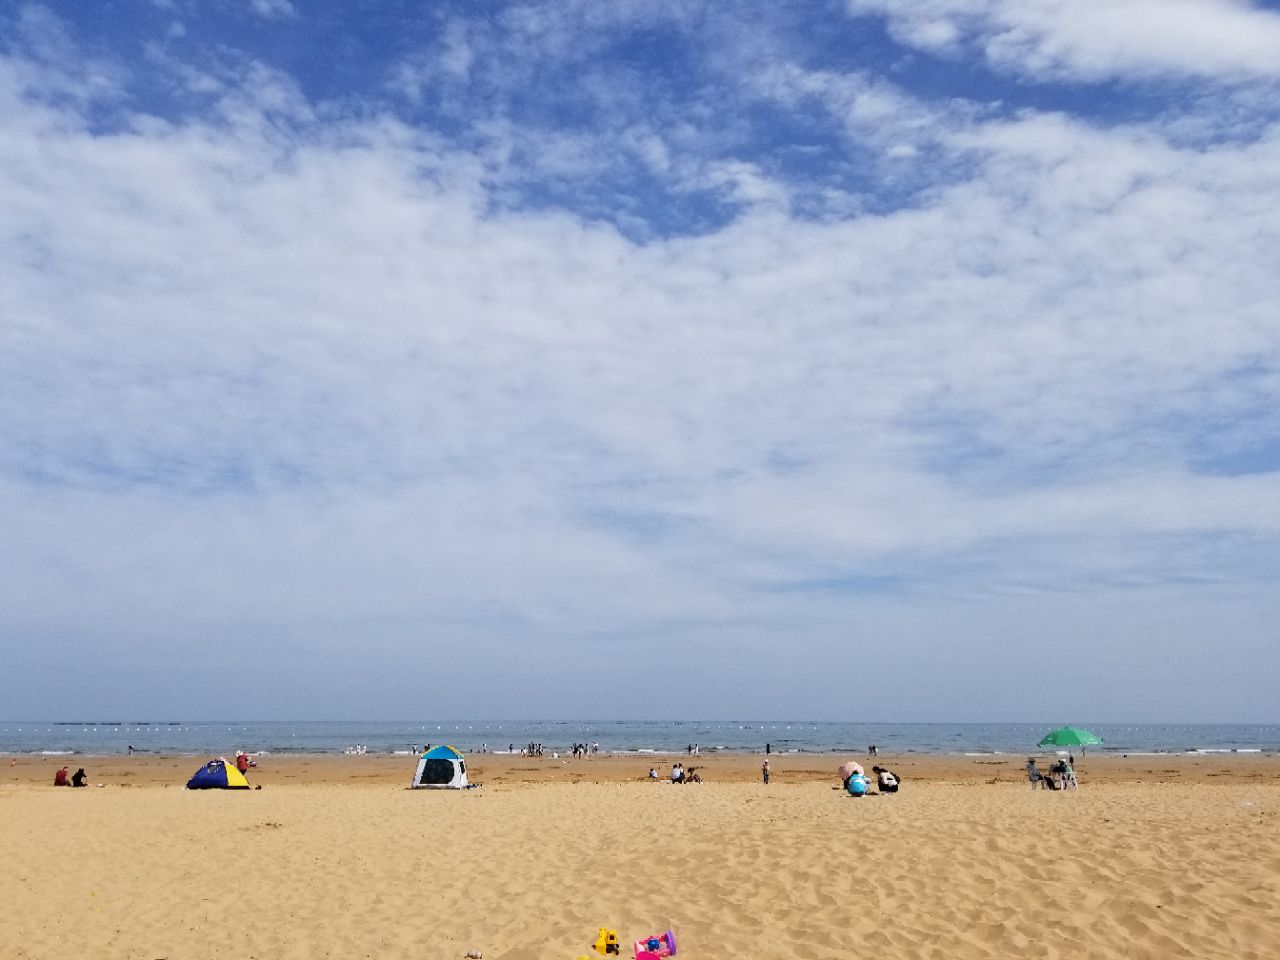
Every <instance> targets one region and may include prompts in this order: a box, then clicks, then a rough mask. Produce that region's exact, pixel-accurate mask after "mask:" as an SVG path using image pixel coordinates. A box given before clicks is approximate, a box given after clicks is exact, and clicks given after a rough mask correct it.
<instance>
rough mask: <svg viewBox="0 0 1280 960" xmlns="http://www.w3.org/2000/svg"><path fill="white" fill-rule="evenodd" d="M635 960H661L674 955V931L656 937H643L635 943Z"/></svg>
mask: <svg viewBox="0 0 1280 960" xmlns="http://www.w3.org/2000/svg"><path fill="white" fill-rule="evenodd" d="M635 950H636V960H662V958H663V957H674V956H675V955H676V934H675V931H674V930H668V931H667V932H666V933H663V934H659V935H658V936H656V937H644V938H643V939H640V940H637V941H636V942H635Z"/></svg>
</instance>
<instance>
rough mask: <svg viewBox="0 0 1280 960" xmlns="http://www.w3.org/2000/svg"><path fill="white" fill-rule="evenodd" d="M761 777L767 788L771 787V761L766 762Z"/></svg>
mask: <svg viewBox="0 0 1280 960" xmlns="http://www.w3.org/2000/svg"><path fill="white" fill-rule="evenodd" d="M760 776H761V777H763V778H764V782H765V786H768V785H769V761H768V760H766V761H765V762H764V766H763V767H761V768H760Z"/></svg>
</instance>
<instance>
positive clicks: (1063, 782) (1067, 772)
mask: <svg viewBox="0 0 1280 960" xmlns="http://www.w3.org/2000/svg"><path fill="white" fill-rule="evenodd" d="M1027 779H1028V780H1030V781H1031V789H1032V790H1078V789H1080V784H1079V783H1077V782H1076V757H1075V754H1068V755H1067V756H1065V757H1059V758H1058V759H1057V760H1056V761H1054V763H1053V765H1052V766H1050V767H1049V773H1048V775H1046V774H1044V773H1042V772H1041V771H1040V768H1039V767H1037V766H1036V758H1035V757H1027Z"/></svg>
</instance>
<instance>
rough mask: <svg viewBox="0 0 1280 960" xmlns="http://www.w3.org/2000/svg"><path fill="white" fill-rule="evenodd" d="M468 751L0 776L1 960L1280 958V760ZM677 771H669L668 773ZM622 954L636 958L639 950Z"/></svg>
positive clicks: (34, 768) (102, 762) (31, 763)
mask: <svg viewBox="0 0 1280 960" xmlns="http://www.w3.org/2000/svg"><path fill="white" fill-rule="evenodd" d="M760 760H761V758H760V757H745V758H722V757H717V758H713V759H708V760H707V762H705V763H703V762H701V761H699V760H694V761H693V763H694V764H695V765H697V766H699V767H700V768H702V769H703V770H705V772H706V773H707V774H708V780H709V781H710V782H708V783H705V784H702V785H693V786H685V787H675V786H671V785H670V784H665V783H664V784H654V783H647V782H643V781H641V780H638V779H635V778H637V777H641V776H643V774H644V773H645V771H646V770H647V769H648V761H636V760H625V761H624V760H608V761H601V760H594V761H580V762H577V763H567V764H566V763H560V762H558V761H555V760H550V759H546V760H542V761H538V760H521V759H519V758H489V757H477V758H473V763H472V772H473V775H474V776H475V778H476V779H477V780H481V781H483V782H484V783H485V784H486V785H485V786H484V787H483V788H482V789H480V790H474V791H469V792H467V793H463V794H458V793H438V792H427V791H409V790H406V789H403V787H404V784H405V782H406V781H407V779H408V777H409V774H410V769H409V768H411V765H412V760H411V759H410V758H399V759H395V760H391V759H386V758H372V757H361V758H354V757H340V758H288V759H283V758H266V759H264V761H263V765H262V767H261V768H260V769H259V770H258V771H255V772H254V773H253V774H252V778H253V780H254V782H255V783H261V784H262V785H263V789H262V790H261V791H252V792H247V793H246V792H243V791H241V792H236V793H227V792H212V791H205V792H188V791H185V790H183V789H181V784H182V783H183V782H185V779H186V777H187V776H188V775H189V774H190V773H191V772H192V771H193V770H194V769H195V767H197V766H198V765H199V763H198V761H195V760H192V759H191V758H176V759H174V758H128V759H125V758H115V759H111V760H106V759H99V760H91V759H89V758H82V759H79V760H78V761H77V763H76V764H75V765H83V766H85V767H87V768H88V769H89V772H90V774H91V777H90V779H91V781H92V782H93V783H95V784H96V783H103V784H104V786H103V787H101V788H97V787H91V788H89V789H86V790H69V789H55V788H53V787H51V786H48V785H47V784H48V783H49V782H50V781H51V780H52V774H53V770H54V769H55V768H56V766H57V764H55V763H53V762H51V761H38V760H29V759H27V760H23V761H21V762H20V763H19V765H18V766H15V767H5V768H3V771H2V772H0V855H2V857H3V863H4V869H3V871H0V956H2V957H6V958H9V957H12V958H46V957H48V958H54V957H59V958H62V957H68V956H74V957H79V958H106V960H112V958H145V960H155V958H168V960H188V958H191V960H200V958H213V957H231V956H236V957H245V958H256V960H272V958H304V957H305V958H312V957H332V958H344V960H345V958H366V957H372V958H459V960H461V958H462V957H463V956H464V955H465V954H466V953H467V951H468V950H479V951H482V952H483V954H484V956H485V958H486V960H498V958H508V960H516V958H522V960H523V958H527V960H571V958H575V957H578V956H581V955H585V954H588V953H590V950H589V944H590V942H591V940H592V939H593V938H594V935H595V930H596V928H597V927H598V926H600V925H602V924H607V925H610V926H613V927H616V928H618V929H619V930H620V932H621V934H622V935H623V937H624V938H634V937H635V936H638V935H641V934H646V933H651V932H660V931H662V930H665V929H667V927H668V926H671V927H674V928H675V929H676V931H677V934H678V936H679V940H680V948H681V949H680V955H681V956H683V957H688V958H690V960H698V958H723V960H730V958H732V960H745V958H837V957H839V958H847V957H850V956H853V955H865V956H874V957H903V958H908V957H926V958H933V957H936V958H940V960H941V958H946V960H964V958H980V957H1001V958H1004V957H1009V958H1033V957H1041V958H1058V957H1061V958H1071V960H1081V958H1093V957H1137V958H1147V957H1149V958H1166V957H1175V958H1176V957H1210V958H1216V957H1222V958H1233V960H1245V958H1266V960H1273V958H1280V906H1278V903H1280V776H1278V775H1280V764H1277V762H1276V761H1275V760H1274V759H1271V758H1257V759H1252V760H1250V759H1239V760H1231V759H1224V760H1215V759H1187V758H1133V759H1130V760H1127V761H1125V760H1121V759H1119V758H1105V759H1102V758H1100V759H1097V760H1095V759H1093V758H1090V759H1089V760H1088V761H1087V762H1085V763H1084V764H1083V765H1082V766H1083V774H1084V783H1083V787H1082V789H1081V790H1080V791H1079V792H1076V793H1067V794H1056V793H1045V792H1033V791H1032V790H1030V789H1029V788H1028V786H1027V784H1026V782H1025V780H1024V779H1023V778H1022V776H1021V773H1020V770H1019V768H1018V762H1017V761H1018V758H1011V759H1010V760H1007V761H985V762H975V761H972V760H967V759H964V758H950V759H948V758H941V759H920V758H894V759H892V760H890V761H889V762H891V763H892V765H893V766H894V768H895V769H897V770H899V771H900V772H902V773H903V774H904V776H905V777H906V781H905V784H904V787H903V791H902V792H901V793H900V794H898V795H897V796H892V797H869V798H866V799H862V800H854V799H852V798H850V797H847V796H846V795H844V794H843V792H841V791H839V790H834V789H832V787H833V786H834V785H835V778H834V775H833V774H832V772H831V770H832V768H833V767H834V765H835V759H834V758H831V759H828V758H818V759H815V758H812V757H810V758H794V757H781V758H780V757H774V758H772V767H773V773H774V782H773V783H771V784H770V785H769V786H768V787H764V786H762V785H760V784H759V783H758V782H756V781H757V779H758V769H759V763H760ZM662 769H669V761H668V762H667V763H666V764H664V765H663V768H662ZM626 954H627V955H629V954H630V951H629V950H627V951H626Z"/></svg>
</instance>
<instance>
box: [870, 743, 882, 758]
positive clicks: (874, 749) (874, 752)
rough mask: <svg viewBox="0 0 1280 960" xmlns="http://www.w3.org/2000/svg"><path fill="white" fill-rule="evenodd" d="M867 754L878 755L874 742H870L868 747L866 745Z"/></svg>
mask: <svg viewBox="0 0 1280 960" xmlns="http://www.w3.org/2000/svg"><path fill="white" fill-rule="evenodd" d="M867 756H868V757H878V756H880V751H879V750H877V749H876V745H875V744H874V743H873V744H871V745H870V746H869V747H867Z"/></svg>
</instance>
